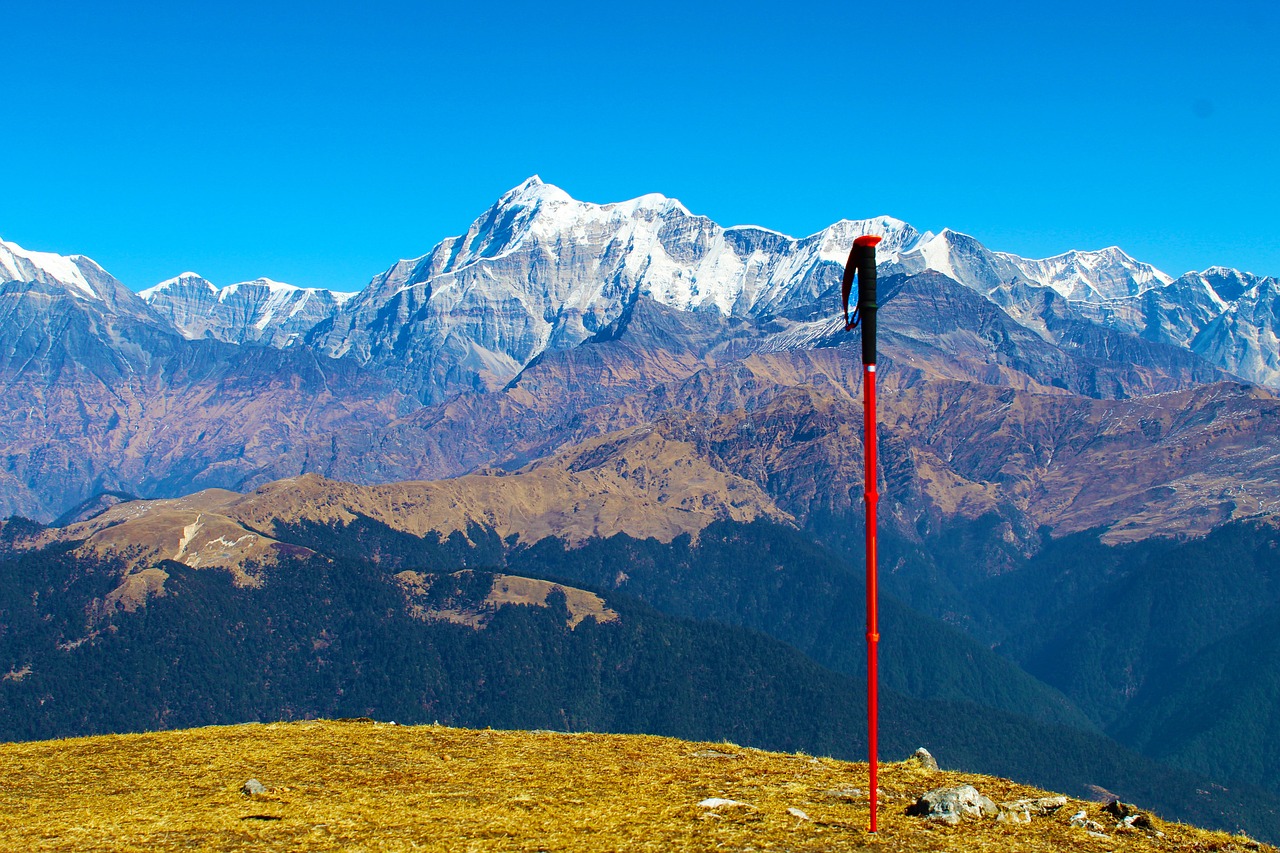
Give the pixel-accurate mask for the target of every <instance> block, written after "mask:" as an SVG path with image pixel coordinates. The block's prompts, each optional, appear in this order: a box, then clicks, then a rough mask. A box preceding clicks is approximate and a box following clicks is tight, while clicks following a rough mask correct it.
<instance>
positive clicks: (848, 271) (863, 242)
mask: <svg viewBox="0 0 1280 853" xmlns="http://www.w3.org/2000/svg"><path fill="white" fill-rule="evenodd" d="M880 239H881V238H879V237H875V236H872V235H870V234H868V235H865V236H863V237H859V238H858V239H856V240H854V241H853V248H852V249H850V250H849V261H848V263H846V264H845V268H844V278H843V279H842V281H841V286H840V292H841V297H842V298H843V300H844V329H845V331H846V332H847V331H850V330H851V329H853V328H854V327H855V326H857V325H858V324H859V322H861V324H862V406H863V431H864V435H865V438H864V440H863V447H864V450H865V452H864V453H863V462H864V466H863V467H864V481H863V492H862V495H863V499H864V500H865V501H866V505H867V754H868V757H869V760H868V768H869V779H868V784H867V788H868V790H869V792H870V793H869V796H870V800H871V825H870V828H869V831H871V832H875V831H876V807H877V805H878V804H879V799H880V789H879V785H878V783H879V778H878V776H879V769H880V768H879V764H878V761H877V758H876V735H877V734H878V729H879V720H878V719H877V712H878V710H879V709H878V705H879V691H878V686H879V685H878V683H877V660H876V650H877V647H878V645H879V643H880V625H879V613H878V608H877V602H876V599H877V595H876V503H877V502H878V501H879V500H880V495H879V494H878V493H877V492H876V244H877V243H879V242H880ZM855 274H856V275H857V279H858V302H857V305H856V306H855V307H854V311H853V316H852V317H850V316H849V293H850V291H851V290H852V289H853V280H854V276H855Z"/></svg>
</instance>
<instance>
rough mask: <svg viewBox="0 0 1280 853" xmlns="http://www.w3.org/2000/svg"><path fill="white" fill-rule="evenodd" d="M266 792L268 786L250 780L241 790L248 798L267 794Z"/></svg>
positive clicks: (255, 780)
mask: <svg viewBox="0 0 1280 853" xmlns="http://www.w3.org/2000/svg"><path fill="white" fill-rule="evenodd" d="M266 792H267V788H266V786H265V785H263V784H262V783H261V782H259V781H258V780H257V779H250V780H249V781H248V782H245V783H244V785H242V786H241V788H240V793H242V794H244V795H245V796H246V797H256V796H257V795H258V794H265V793H266Z"/></svg>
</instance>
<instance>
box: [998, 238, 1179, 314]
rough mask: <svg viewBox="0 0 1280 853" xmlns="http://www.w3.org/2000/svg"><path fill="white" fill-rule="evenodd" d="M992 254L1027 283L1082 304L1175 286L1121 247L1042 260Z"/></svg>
mask: <svg viewBox="0 0 1280 853" xmlns="http://www.w3.org/2000/svg"><path fill="white" fill-rule="evenodd" d="M993 254H995V255H996V256H997V257H999V258H1001V259H1003V260H1005V261H1007V262H1008V263H1009V264H1011V265H1012V266H1013V267H1015V268H1016V269H1017V270H1018V271H1019V272H1020V273H1021V274H1022V275H1023V276H1025V277H1026V279H1027V280H1028V281H1030V282H1032V283H1034V284H1038V285H1040V286H1041V287H1050V288H1053V289H1054V290H1056V291H1057V292H1058V293H1060V294H1062V295H1063V296H1065V297H1066V298H1067V299H1071V300H1075V301H1080V302H1098V301H1102V300H1108V299H1126V298H1129V297H1133V296H1139V295H1141V294H1142V293H1144V292H1146V291H1148V290H1151V289H1152V288H1154V287H1163V286H1165V285H1168V284H1170V283H1172V282H1173V277H1172V276H1170V275H1168V274H1167V273H1164V272H1161V271H1160V270H1158V269H1156V268H1155V267H1154V266H1152V265H1151V264H1148V263H1144V262H1142V261H1138V260H1135V259H1134V258H1132V257H1130V256H1129V255H1128V254H1126V253H1125V252H1123V251H1122V250H1121V249H1120V248H1119V247H1118V246H1108V247H1107V248H1105V249H1098V250H1096V251H1080V250H1077V249H1073V250H1071V251H1069V252H1064V253H1062V254H1060V255H1054V256H1053V257H1049V258H1041V259H1031V258H1022V257H1019V256H1017V255H1011V254H1008V253H1005V252H995V253H993Z"/></svg>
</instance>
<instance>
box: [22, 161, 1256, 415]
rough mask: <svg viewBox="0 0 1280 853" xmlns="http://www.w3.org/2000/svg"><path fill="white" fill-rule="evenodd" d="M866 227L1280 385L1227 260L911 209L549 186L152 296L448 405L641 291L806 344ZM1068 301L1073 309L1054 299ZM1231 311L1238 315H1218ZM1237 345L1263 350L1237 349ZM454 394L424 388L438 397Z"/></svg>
mask: <svg viewBox="0 0 1280 853" xmlns="http://www.w3.org/2000/svg"><path fill="white" fill-rule="evenodd" d="M864 234H876V235H879V236H880V237H882V238H883V239H882V242H881V243H880V245H879V250H878V260H879V265H880V269H881V272H882V275H885V276H887V275H893V274H896V273H901V274H908V275H911V274H918V273H921V272H925V271H934V272H938V273H941V274H942V275H945V276H948V277H950V278H952V279H954V280H956V281H957V282H960V283H961V284H963V285H965V286H967V287H969V288H972V289H973V290H975V291H977V292H979V293H981V294H983V295H984V296H986V297H987V298H989V299H991V300H992V301H994V302H996V303H997V304H999V305H1000V306H1001V307H1002V308H1003V309H1004V310H1005V311H1006V312H1007V313H1009V314H1010V316H1012V317H1013V318H1014V319H1015V320H1017V321H1018V322H1020V323H1023V324H1024V325H1026V326H1027V327H1028V328H1030V329H1033V330H1034V331H1036V332H1037V333H1038V334H1041V335H1042V336H1044V337H1046V339H1050V340H1052V339H1053V335H1054V332H1053V331H1052V330H1051V328H1050V326H1051V325H1053V324H1054V323H1056V322H1057V321H1056V320H1053V318H1050V317H1048V314H1046V313H1045V312H1046V311H1047V312H1049V313H1050V314H1052V313H1053V312H1054V311H1058V312H1061V311H1064V310H1065V312H1066V313H1067V314H1069V315H1073V316H1075V317H1077V318H1079V319H1080V320H1082V321H1084V322H1094V323H1100V324H1102V325H1105V326H1107V327H1109V328H1112V329H1117V330H1120V331H1125V332H1130V333H1133V334H1137V335H1140V336H1142V337H1145V338H1148V339H1152V340H1160V341H1166V342H1169V343H1172V344H1175V345H1177V346H1180V347H1185V348H1189V349H1193V350H1194V351H1196V352H1198V353H1201V354H1202V355H1205V357H1206V358H1208V359H1209V360H1211V361H1212V362H1213V363H1215V364H1220V365H1222V366H1228V365H1235V364H1241V365H1245V367H1244V368H1241V369H1242V370H1245V372H1244V373H1241V374H1240V375H1244V376H1247V377H1249V378H1252V379H1254V380H1255V381H1261V382H1265V383H1266V384H1272V385H1276V384H1277V383H1280V364H1278V365H1277V366H1276V369H1275V375H1274V376H1273V375H1272V374H1271V373H1270V372H1268V371H1271V367H1270V366H1269V365H1270V364H1271V362H1270V361H1268V359H1267V356H1266V354H1265V352H1264V351H1265V349H1266V347H1267V345H1268V341H1269V340H1271V338H1270V337H1268V335H1269V334H1270V332H1269V331H1266V330H1268V329H1271V328H1272V327H1273V324H1272V323H1271V321H1270V320H1268V319H1267V317H1268V316H1269V315H1268V314H1267V311H1269V310H1270V309H1269V308H1267V309H1265V310H1264V308H1263V307H1262V306H1260V305H1259V304H1256V303H1259V300H1260V299H1261V298H1262V297H1261V294H1263V293H1264V292H1265V293H1272V292H1274V290H1275V289H1276V286H1275V280H1274V279H1263V278H1260V277H1258V276H1253V275H1250V274H1248V273H1241V272H1239V271H1237V270H1230V269H1225V268H1222V267H1217V266H1215V267H1210V268H1208V269H1206V270H1205V271H1204V272H1201V273H1188V274H1187V275H1184V276H1182V277H1180V278H1178V279H1173V278H1172V277H1171V276H1169V275H1167V274H1166V273H1164V272H1162V271H1160V270H1158V269H1156V268H1155V267H1154V266H1152V265H1150V264H1146V263H1143V262H1141V261H1138V260H1136V259H1134V258H1132V257H1131V256H1129V255H1128V254H1126V253H1124V252H1123V251H1121V250H1120V249H1119V248H1117V247H1115V246H1110V247H1107V248H1104V249H1099V250H1096V251H1080V250H1071V251H1068V252H1064V253H1061V254H1059V255H1054V256H1052V257H1049V258H1041V259H1031V258H1023V257H1020V256H1018V255H1014V254H1011V253H1007V252H995V251H991V250H990V249H987V248H986V247H985V246H983V245H982V243H980V242H979V241H978V240H977V239H975V238H974V237H972V236H970V235H967V234H963V233H961V232H958V231H954V230H952V229H950V228H944V229H943V230H942V231H940V232H938V233H936V234H935V233H932V232H929V231H925V232H920V231H917V230H916V229H915V228H914V227H912V226H911V225H910V224H909V223H907V222H904V221H902V220H900V219H896V218H894V217H891V216H876V217H872V218H869V219H861V220H848V219H845V220H840V221H839V222H835V223H833V224H832V225H830V226H828V227H826V228H824V229H822V230H820V231H818V232H816V233H814V234H810V235H808V236H806V237H802V238H795V237H792V236H789V235H787V234H784V233H782V232H779V231H777V230H774V229H771V228H768V227H765V226H760V225H733V226H730V227H727V228H726V227H722V226H720V225H718V224H716V223H715V222H713V221H712V220H711V219H709V218H707V217H705V216H699V215H696V214H694V213H691V212H690V211H689V210H688V209H687V208H686V207H685V206H684V205H683V204H681V203H680V202H679V201H678V200H675V199H672V198H668V197H667V196H664V195H662V194H660V193H647V194H644V195H641V196H637V197H636V198H633V199H630V200H628V201H621V202H612V203H606V204H595V203H591V202H582V201H577V200H575V199H573V198H572V197H571V196H569V194H568V193H566V192H565V191H564V190H562V189H560V188H559V187H556V186H553V185H551V184H547V183H544V182H543V181H542V180H541V179H540V178H539V177H538V176H536V175H534V176H532V177H530V178H528V179H527V180H525V181H523V182H521V183H520V184H519V185H517V186H515V187H513V188H512V189H511V190H509V191H507V192H506V193H504V194H503V195H502V196H501V197H500V198H499V199H498V200H497V202H496V203H495V204H494V205H492V206H491V207H490V208H489V209H488V210H487V211H486V212H485V213H483V214H482V215H481V216H480V217H478V218H477V219H476V220H475V221H474V222H472V223H471V225H470V227H469V228H468V229H467V230H466V231H465V232H464V233H462V234H460V235H458V236H454V237H449V238H446V239H445V240H443V241H441V242H440V243H438V244H437V245H436V246H435V247H434V248H433V249H432V250H431V251H430V252H428V253H427V254H425V255H422V256H420V257H417V258H411V259H406V260H401V261H399V262H397V263H396V264H394V265H392V266H391V267H390V268H389V269H388V270H386V271H385V272H383V273H382V274H380V275H378V276H375V277H374V278H373V279H372V280H371V281H370V283H369V284H368V285H367V286H366V287H365V288H364V289H363V290H361V291H356V292H334V291H329V290H323V289H318V288H301V287H297V286H295V285H290V284H286V283H283V282H278V281H274V280H272V279H268V278H261V279H255V280H253V281H247V282H237V283H235V284H231V285H227V286H225V287H221V288H219V287H217V286H215V285H214V284H212V283H211V282H209V281H208V280H206V279H204V278H203V277H201V276H199V275H198V274H196V273H194V272H185V273H183V274H181V275H179V276H176V277H174V278H171V279H168V280H166V281H164V282H161V283H159V284H157V285H155V286H154V287H151V288H148V289H146V290H144V291H142V292H141V293H140V294H138V296H140V297H141V300H142V301H143V302H145V303H146V305H147V306H150V309H151V311H154V312H155V313H156V314H158V315H160V317H161V318H164V319H166V320H168V322H170V323H172V325H173V326H174V327H176V328H177V329H178V330H179V331H180V332H181V333H182V334H183V335H185V336H186V337H188V338H202V337H215V338H218V339H221V340H225V341H230V342H234V343H264V344H269V345H272V346H293V345H300V344H302V343H303V342H304V341H306V343H307V345H310V346H316V347H317V348H319V349H321V350H322V351H324V352H326V353H327V354H329V355H334V356H344V355H350V356H353V357H355V358H356V359H357V360H359V361H361V362H364V363H374V362H383V361H385V362H386V363H387V364H388V365H390V366H392V367H393V368H394V369H397V370H401V371H417V372H420V373H421V372H423V371H436V372H437V373H438V374H439V375H437V376H435V377H434V378H431V379H424V380H423V381H424V382H426V383H427V384H429V385H430V384H432V383H434V386H433V387H435V388H436V389H437V391H439V393H442V394H447V393H449V390H448V389H456V388H465V387H474V386H476V385H485V386H492V385H493V384H494V383H501V382H505V381H506V380H507V379H509V378H510V377H511V376H513V375H514V374H515V373H516V372H518V371H519V370H520V369H521V368H522V367H523V366H524V365H526V364H528V362H529V361H530V360H531V359H532V358H534V357H536V356H537V355H538V354H539V353H542V352H544V351H545V350H547V349H556V348H564V347H572V346H575V345H577V344H579V343H582V342H583V341H585V340H587V339H589V338H591V337H592V336H593V335H595V334H596V333H598V332H599V331H601V330H602V329H604V328H605V327H606V326H608V325H609V324H611V323H613V322H614V321H616V320H617V319H618V318H619V317H620V316H621V315H622V313H623V312H624V311H625V310H626V307H627V306H628V305H629V304H630V303H631V302H632V301H633V300H634V299H635V298H636V297H637V296H645V297H648V298H651V299H653V300H655V301H657V302H660V303H662V304H664V305H667V306H669V307H671V308H674V309H677V310H682V311H697V310H714V311H716V312H718V313H720V314H722V315H724V316H732V317H740V318H767V319H769V320H770V322H773V321H774V320H778V321H779V322H782V323H783V325H787V326H788V328H789V330H790V331H788V332H787V333H786V334H781V336H780V337H779V338H778V340H777V344H778V345H779V346H784V347H789V346H800V345H803V344H804V342H805V341H809V340H811V339H812V338H813V336H815V335H821V334H822V331H821V330H822V329H823V328H825V324H826V321H827V320H829V319H830V318H831V317H832V316H834V313H835V312H834V311H833V310H832V298H831V294H832V292H833V290H836V289H837V288H838V283H839V279H840V275H841V273H842V271H843V266H844V262H845V260H846V259H847V257H848V253H849V247H850V245H851V244H852V243H853V241H854V239H855V238H857V237H859V236H862V235H864ZM0 277H3V278H10V279H12V278H17V279H19V280H39V281H43V282H45V283H46V284H48V283H59V284H61V285H62V286H64V287H65V288H66V289H67V291H68V292H69V293H70V294H72V295H73V296H75V297H77V298H79V299H82V300H90V299H95V298H104V294H106V293H107V292H108V289H110V288H112V287H118V282H114V279H110V277H109V276H107V275H106V273H105V272H103V271H102V270H101V269H100V268H99V267H97V265H95V264H93V263H92V261H89V259H87V258H82V257H79V256H72V257H69V258H64V257H62V256H59V255H54V254H51V253H36V252H27V251H25V250H22V249H21V248H20V247H17V246H15V245H13V244H10V243H0ZM108 280H109V281H108ZM104 282H106V283H105V284H104ZM1267 282H1270V284H1267ZM104 287H105V288H107V289H104ZM111 292H113V293H114V292H116V291H111ZM126 296H128V297H131V296H132V295H131V294H126ZM1053 299H1057V300H1058V302H1057V304H1058V305H1059V306H1062V305H1063V304H1065V305H1066V306H1068V307H1067V308H1065V309H1063V308H1061V307H1059V308H1054V307H1052V304H1051V303H1052V301H1053ZM1047 306H1048V307H1047ZM143 310H146V309H145V307H143ZM148 313H150V312H148ZM1055 316H1056V315H1055ZM1222 317H1229V318H1231V322H1227V321H1226V320H1224V321H1222V322H1217V318H1222ZM1215 323H1216V325H1215ZM1259 324H1260V325H1259ZM1058 327H1059V328H1060V327H1061V326H1060V324H1058ZM1233 342H1234V343H1233ZM1236 343H1239V344H1240V346H1243V347H1244V348H1245V349H1247V350H1248V353H1246V354H1245V355H1243V356H1242V355H1233V354H1232V347H1233V346H1234V345H1235V344H1236ZM1250 365H1262V366H1261V367H1258V368H1257V370H1256V371H1255V370H1254V367H1252V366H1250ZM1228 369H1233V368H1231V367H1229V366H1228ZM1249 371H1254V372H1249ZM1257 371H1262V372H1260V373H1259V372H1257ZM435 393H436V391H423V395H424V396H423V399H430V398H432V396H433V394H435Z"/></svg>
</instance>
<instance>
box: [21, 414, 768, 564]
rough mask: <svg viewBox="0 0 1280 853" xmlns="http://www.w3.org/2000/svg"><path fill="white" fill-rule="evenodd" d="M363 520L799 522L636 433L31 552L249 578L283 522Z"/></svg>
mask: <svg viewBox="0 0 1280 853" xmlns="http://www.w3.org/2000/svg"><path fill="white" fill-rule="evenodd" d="M357 516H364V517H367V518H371V519H374V520H376V521H380V522H382V523H384V524H386V525H388V526H390V527H392V528H394V529H396V530H402V531H405V532H408V533H412V534H415V535H418V536H421V535H424V534H426V533H429V532H431V531H439V532H442V533H445V534H447V533H449V532H452V531H454V530H462V531H465V530H467V529H468V527H469V526H470V525H471V524H480V525H482V526H485V527H489V528H492V529H493V530H495V531H496V532H497V533H498V534H499V535H501V536H502V537H503V538H507V537H511V536H516V537H519V539H520V540H522V541H524V542H529V543H532V542H536V541H538V540H540V539H543V538H545V537H548V536H556V537H559V538H562V539H565V540H567V541H569V542H571V543H576V542H580V541H582V540H584V539H586V538H588V537H591V536H602V537H608V536H612V535H613V534H615V533H625V534H627V535H629V536H631V537H634V538H637V539H644V538H647V537H654V538H656V539H658V540H660V541H663V542H670V541H671V540H672V539H674V538H675V537H676V536H678V535H680V534H682V533H692V534H695V535H696V534H697V533H698V532H699V531H701V530H702V529H703V528H704V527H706V526H707V525H708V524H710V523H711V522H712V521H715V520H717V519H722V518H727V519H733V520H735V521H751V520H753V519H756V518H759V517H762V516H764V517H769V518H774V519H778V520H784V521H785V520H787V519H789V516H787V515H786V513H784V512H782V511H781V510H779V509H778V508H777V506H776V505H775V504H774V503H773V501H772V500H771V499H770V498H769V497H768V495H766V494H765V492H764V491H763V490H762V489H760V488H759V486H757V485H756V484H755V483H752V482H751V481H749V480H745V479H743V478H741V477H737V476H735V475H733V474H730V473H726V472H724V471H721V470H717V469H716V468H715V467H713V466H712V465H711V464H709V462H708V460H707V459H706V457H704V456H700V455H699V454H697V453H696V452H695V450H694V448H693V446H692V445H690V444H689V443H687V442H682V441H673V440H670V439H667V438H664V437H663V436H662V435H661V434H660V433H659V432H657V431H655V430H652V429H649V428H636V429H631V430H624V431H620V432H617V433H612V434H610V435H606V436H602V437H599V438H595V439H592V440H589V441H586V442H583V443H582V444H579V445H575V446H574V447H571V448H567V449H565V450H563V451H562V452H560V453H557V454H555V455H553V456H550V457H548V458H547V459H544V460H540V461H539V462H537V463H534V464H532V465H530V466H528V467H526V468H524V469H522V470H520V471H517V472H515V473H511V474H504V473H502V472H500V471H496V470H495V471H489V472H486V473H481V474H472V475H467V476H464V477H459V478H456V479H453V480H442V481H438V482H403V483H389V484H386V485H381V486H359V485H354V484H351V483H343V482H339V481H336V480H327V479H325V478H323V477H320V476H318V475H315V474H306V475H303V476H301V477H294V478H290V479H287V480H280V481H276V482H273V483H268V484H267V485H265V486H262V487H261V488H259V489H257V490H256V491H254V492H251V493H249V494H243V495H242V494H238V493H235V492H230V491H226V490H222V489H209V490H206V491H203V492H198V493H196V494H193V495H189V496H187V497H184V498H176V499H170V500H156V501H131V502H128V503H122V504H117V505H115V506H113V507H111V508H110V509H108V510H106V511H105V512H103V513H101V514H99V515H97V516H95V517H93V518H91V519H89V520H87V521H83V522H79V523H76V524H72V525H68V526H67V527H65V528H61V529H53V530H48V531H46V532H45V533H44V534H42V535H41V536H40V537H39V538H38V539H37V540H35V541H34V543H33V544H35V545H37V546H40V545H46V544H49V543H50V542H54V541H72V542H73V541H80V540H84V545H83V546H82V547H84V548H88V549H93V550H96V551H99V552H114V553H118V554H125V555H128V557H129V563H130V564H131V565H133V566H135V567H138V568H145V567H146V566H148V565H151V564H153V563H155V562H158V561H160V560H166V559H168V560H177V561H178V562H182V563H186V564H187V565H190V566H193V567H196V568H204V567H215V568H227V569H232V570H233V571H239V567H240V566H242V565H243V564H244V563H245V561H247V560H259V561H262V560H267V561H269V560H270V559H271V557H272V555H274V554H276V553H279V552H280V551H281V550H282V549H289V548H294V547H295V546H289V545H284V544H282V543H280V542H277V541H276V540H275V539H274V538H272V537H273V535H274V533H275V531H276V528H277V526H278V525H279V524H282V523H290V522H297V521H303V520H305V521H318V522H348V521H351V520H353V519H355V518H356V517H357ZM239 580H240V581H241V582H242V583H251V582H252V579H251V578H247V577H241V578H239Z"/></svg>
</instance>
